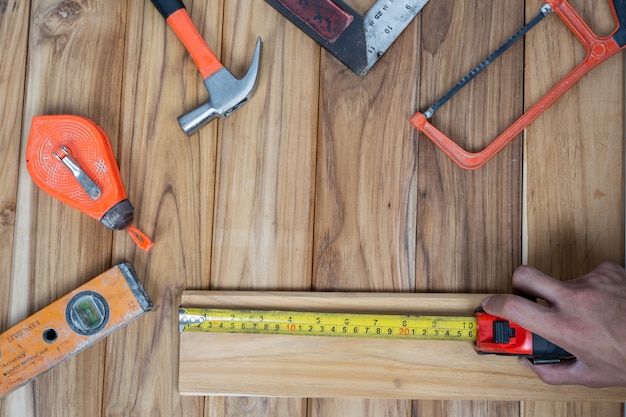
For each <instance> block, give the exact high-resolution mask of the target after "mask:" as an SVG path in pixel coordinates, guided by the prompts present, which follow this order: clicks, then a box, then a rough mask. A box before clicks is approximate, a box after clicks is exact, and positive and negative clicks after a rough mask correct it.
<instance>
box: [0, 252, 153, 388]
mask: <svg viewBox="0 0 626 417" xmlns="http://www.w3.org/2000/svg"><path fill="white" fill-rule="evenodd" d="M151 308H152V302H151V301H150V298H149V297H148V295H147V293H146V292H145V290H144V288H143V286H142V285H141V282H140V281H139V279H138V278H137V275H136V273H135V271H134V269H133V267H132V265H131V264H129V263H122V264H119V265H117V266H115V267H113V268H111V269H109V270H108V271H105V272H104V273H102V274H100V275H98V276H97V277H95V278H93V279H92V280H91V281H89V282H87V283H86V284H84V285H82V286H80V287H79V288H77V289H76V290H74V291H72V292H70V293H69V294H67V295H65V296H64V297H62V298H60V299H58V300H57V301H55V302H53V303H52V304H50V305H48V306H47V307H44V308H43V309H42V310H40V311H38V312H37V313H35V314H33V315H32V316H30V317H28V318H27V319H25V320H23V321H22V322H20V323H18V324H16V325H15V326H13V327H11V328H10V329H9V330H7V331H5V332H4V333H2V334H1V335H0V398H1V397H4V396H5V395H7V394H9V393H10V392H12V391H13V390H15V389H16V388H18V387H20V386H22V385H24V384H26V383H28V382H30V381H31V380H33V379H35V378H36V377H37V376H39V375H40V374H42V373H43V372H45V371H47V370H49V369H51V368H52V367H54V366H56V365H58V364H59V363H61V362H63V361H65V360H67V359H69V358H70V357H72V356H74V355H75V354H77V353H78V352H80V351H82V350H84V349H86V348H88V347H89V346H91V345H93V344H94V343H96V342H98V341H99V340H101V339H103V338H105V337H106V336H108V335H109V334H111V333H112V332H114V331H116V330H118V329H120V328H122V327H123V326H125V325H127V324H128V323H129V322H131V321H133V320H134V319H136V318H138V317H140V316H142V315H143V314H144V313H145V312H146V311H148V310H150V309H151Z"/></svg>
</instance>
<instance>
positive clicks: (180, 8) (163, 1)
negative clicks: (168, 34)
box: [152, 0, 224, 79]
mask: <svg viewBox="0 0 626 417" xmlns="http://www.w3.org/2000/svg"><path fill="white" fill-rule="evenodd" d="M152 3H153V4H154V6H155V7H156V8H157V9H158V10H159V12H160V13H161V15H162V16H163V17H164V18H165V20H166V21H167V23H168V24H169V26H170V27H171V28H172V30H174V33H176V36H178V38H179V39H180V40H181V41H182V43H183V45H185V48H186V49H187V52H189V54H190V55H191V58H192V59H193V62H194V63H195V64H196V67H198V70H199V71H200V74H202V78H203V79H207V78H209V77H210V76H211V75H213V74H215V73H216V72H217V71H219V70H220V69H222V68H223V67H224V66H223V65H222V63H221V62H220V61H219V59H218V58H217V56H215V54H214V53H213V51H212V50H211V48H209V46H208V45H207V44H206V42H205V41H204V39H203V38H202V35H201V34H200V32H198V29H197V28H196V25H194V23H193V21H192V20H191V18H190V17H189V13H187V10H186V9H185V5H184V4H183V3H182V1H180V0H152Z"/></svg>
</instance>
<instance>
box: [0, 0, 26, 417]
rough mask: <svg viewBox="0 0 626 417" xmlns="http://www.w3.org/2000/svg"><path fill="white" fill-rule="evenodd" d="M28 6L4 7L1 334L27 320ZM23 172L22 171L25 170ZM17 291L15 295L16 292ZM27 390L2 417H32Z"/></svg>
mask: <svg viewBox="0 0 626 417" xmlns="http://www.w3.org/2000/svg"><path fill="white" fill-rule="evenodd" d="M29 12H30V1H21V0H12V1H9V2H5V3H4V5H3V6H2V7H0V51H3V56H6V57H11V59H2V60H0V115H2V124H3V134H0V149H2V155H0V171H1V172H2V181H0V253H2V254H3V256H2V257H1V258H0V275H1V276H2V277H3V279H2V280H1V282H0V328H2V329H8V328H9V327H10V325H11V324H14V323H16V322H18V321H19V320H20V319H21V318H23V317H26V316H28V308H29V307H28V303H23V304H22V305H20V304H21V303H20V302H16V301H12V299H14V298H18V299H19V296H20V295H21V294H20V289H21V288H22V287H23V285H25V283H20V282H14V280H13V279H11V277H12V271H13V262H14V255H15V256H16V257H17V256H19V254H17V253H14V250H13V249H14V239H15V237H16V236H15V234H16V233H15V232H16V226H15V221H16V206H17V198H18V196H17V194H18V173H19V171H20V167H21V164H20V161H21V160H22V159H21V153H20V143H21V142H20V139H21V138H22V120H23V119H22V116H23V107H24V84H25V79H26V56H27V52H28V41H27V40H28V37H27V36H23V34H24V33H28V30H29V29H28V24H29ZM22 168H23V167H22ZM14 290H15V291H14ZM24 391H25V390H21V391H20V392H19V393H16V394H15V395H14V396H12V397H10V398H7V399H4V400H2V401H0V416H10V415H23V416H28V415H30V414H32V410H30V409H29V407H28V405H29V404H30V402H28V401H26V400H25V397H27V395H25V392H24Z"/></svg>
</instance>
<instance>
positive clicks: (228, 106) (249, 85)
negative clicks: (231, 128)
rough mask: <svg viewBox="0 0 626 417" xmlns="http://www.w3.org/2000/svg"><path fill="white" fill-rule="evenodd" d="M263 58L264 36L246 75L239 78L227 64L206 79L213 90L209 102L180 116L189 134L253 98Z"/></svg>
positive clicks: (206, 83) (208, 88)
mask: <svg viewBox="0 0 626 417" xmlns="http://www.w3.org/2000/svg"><path fill="white" fill-rule="evenodd" d="M260 60H261V38H258V39H257V41H256V48H255V50H254V57H253V58H252V63H251V64H250V68H249V69H248V73H247V74H246V75H245V77H243V78H242V79H241V80H238V79H237V78H235V77H234V76H233V75H232V74H231V73H230V71H228V69H226V67H223V68H222V69H220V70H219V71H217V72H216V73H215V74H213V75H211V76H209V77H207V78H205V80H204V86H205V87H206V89H207V91H208V92H209V101H208V102H207V103H204V104H203V105H201V106H200V107H198V108H196V109H194V110H192V111H190V112H189V113H186V114H184V115H182V116H180V117H179V118H178V123H179V124H180V127H181V128H182V129H183V131H184V132H185V133H186V134H187V136H191V135H193V134H194V133H196V132H197V131H198V130H199V129H200V128H201V127H202V126H204V125H205V124H207V123H209V122H210V121H211V120H213V119H215V118H217V117H219V118H224V117H227V116H230V115H231V114H232V113H233V112H234V111H235V110H237V109H238V108H239V107H241V106H243V105H244V104H245V103H246V102H247V101H248V100H249V99H250V97H252V94H253V93H254V89H255V87H256V82H257V76H258V73H259V62H260Z"/></svg>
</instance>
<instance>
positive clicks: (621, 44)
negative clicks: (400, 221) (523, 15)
mask: <svg viewBox="0 0 626 417" xmlns="http://www.w3.org/2000/svg"><path fill="white" fill-rule="evenodd" d="M609 6H610V8H611V13H612V15H613V20H614V21H615V29H614V30H613V32H612V33H611V34H609V35H608V36H606V37H600V36H598V35H596V34H595V33H594V32H593V31H592V30H591V28H590V27H589V26H588V25H587V24H586V23H585V21H584V20H583V19H582V17H581V16H580V15H579V14H578V13H576V10H575V9H574V8H573V7H572V5H571V4H570V3H569V2H568V1H567V0H546V2H545V3H544V4H543V6H542V7H541V8H540V10H539V12H538V14H537V15H536V16H535V17H534V18H533V19H532V20H530V21H529V22H528V23H527V24H526V25H524V27H522V28H521V29H520V30H519V31H518V32H517V33H515V34H514V35H513V36H512V37H511V38H510V39H509V40H507V41H506V42H505V43H504V44H503V45H502V46H500V47H499V48H498V49H497V50H496V51H494V52H493V53H492V54H491V55H489V57H487V58H486V59H485V60H483V61H482V62H481V63H480V64H479V65H478V66H476V67H475V68H474V69H472V70H471V71H470V72H469V73H468V74H467V75H466V76H465V77H463V78H462V79H461V80H460V81H459V82H458V83H457V84H456V85H455V86H454V87H453V88H452V89H450V91H448V92H447V93H446V94H444V95H443V96H442V97H441V98H440V99H439V100H437V101H436V102H435V103H434V104H433V105H432V106H430V108H428V109H427V110H425V111H424V112H417V113H415V114H414V115H413V117H411V120H410V121H411V124H412V125H413V126H414V127H415V128H416V129H418V130H419V131H420V132H422V133H423V134H424V135H425V136H426V137H428V138H429V139H430V140H432V141H433V142H434V143H435V145H437V146H438V147H439V148H440V149H441V150H442V151H443V152H444V153H445V154H446V155H448V156H449V157H450V158H451V159H452V160H453V161H454V162H456V163H457V164H458V165H459V166H460V167H461V168H465V169H477V168H480V167H482V166H483V165H484V164H485V163H487V161H489V160H490V159H491V158H493V157H494V156H495V155H496V154H497V153H498V152H500V151H501V150H502V149H503V148H504V147H505V146H506V145H508V144H509V143H510V142H511V141H512V140H513V139H515V137H517V135H519V134H520V133H522V131H523V130H524V129H526V127H528V125H530V124H531V123H532V122H533V121H534V120H535V119H536V118H537V117H539V116H540V115H541V114H542V113H543V112H544V111H545V110H546V109H547V108H548V107H550V106H551V105H552V104H554V102H556V101H557V100H558V99H559V98H560V97H561V96H562V95H563V94H564V93H565V92H566V91H567V90H569V89H570V88H571V87H572V86H573V85H574V84H576V83H577V82H578V81H579V80H580V79H581V78H582V77H583V76H584V75H585V74H587V73H588V72H589V71H591V70H592V69H593V68H595V67H596V66H598V65H600V64H601V63H602V62H604V61H606V60H607V59H609V58H611V57H612V56H614V55H615V54H617V53H618V52H620V51H622V50H623V49H624V48H626V0H609ZM552 13H554V14H556V15H557V16H558V17H559V18H560V19H561V20H562V21H563V22H564V23H565V24H566V25H567V27H568V28H569V29H570V30H571V31H572V33H573V34H574V35H576V37H577V38H578V40H579V41H580V42H581V43H582V45H583V46H584V47H585V49H586V52H587V55H586V57H585V59H584V60H583V61H582V62H581V63H580V64H578V66H576V67H575V68H574V69H573V70H572V71H571V72H570V73H569V74H567V75H566V76H565V77H564V78H563V79H562V80H561V81H559V82H558V83H557V84H556V85H555V86H554V87H553V88H552V89H551V90H550V91H548V92H547V93H546V94H545V95H544V96H543V97H542V98H541V99H539V101H537V102H536V103H535V104H534V105H533V106H532V107H531V108H530V109H528V111H526V112H525V113H524V114H523V115H522V116H521V117H519V118H518V119H517V120H516V121H515V122H513V123H512V124H511V125H510V126H509V127H508V128H507V129H505V130H504V131H503V132H502V133H501V134H500V135H499V136H498V137H497V138H495V139H494V140H493V141H492V142H491V143H490V144H489V145H487V147H485V148H484V149H483V150H482V151H479V152H472V151H470V150H467V149H464V148H462V147H461V146H460V145H458V144H457V143H456V142H455V141H453V140H452V139H450V138H449V137H448V136H446V135H445V134H444V133H443V132H442V131H441V130H439V129H437V128H436V127H435V126H434V125H433V124H432V123H431V122H430V119H431V118H432V116H433V114H434V113H435V112H436V111H437V110H438V109H439V108H440V107H441V106H442V105H443V104H445V103H446V102H447V101H448V100H449V99H450V98H452V96H454V95H455V94H456V93H457V92H458V91H459V90H460V89H461V88H463V87H464V86H465V85H467V84H468V83H469V82H470V81H471V80H472V79H474V78H475V77H476V76H477V75H478V74H479V73H480V72H481V71H482V70H483V69H485V68H486V67H487V66H488V65H489V64H490V63H491V62H493V61H494V60H495V59H496V58H498V57H499V56H500V55H502V54H503V53H504V52H505V51H506V50H507V49H508V48H509V47H510V46H511V45H513V44H514V43H515V42H517V41H518V40H519V39H521V38H522V37H523V36H524V35H525V34H526V33H527V32H528V31H530V30H531V29H532V28H534V27H535V26H536V25H537V24H538V23H539V22H540V21H542V20H543V19H544V18H545V17H546V16H548V15H549V14H552Z"/></svg>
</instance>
